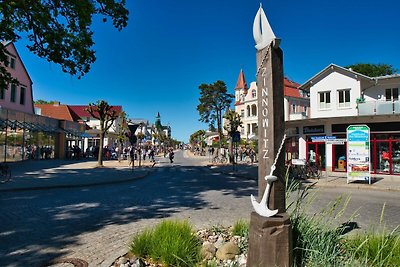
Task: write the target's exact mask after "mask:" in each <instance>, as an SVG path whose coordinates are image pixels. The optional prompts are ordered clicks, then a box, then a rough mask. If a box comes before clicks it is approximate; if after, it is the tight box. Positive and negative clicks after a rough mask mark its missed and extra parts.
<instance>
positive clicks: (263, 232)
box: [247, 5, 292, 267]
mask: <svg viewBox="0 0 400 267" xmlns="http://www.w3.org/2000/svg"><path fill="white" fill-rule="evenodd" d="M253 35H254V40H255V42H256V46H255V47H256V49H257V55H256V58H257V73H256V76H257V87H258V91H257V97H258V159H259V165H258V196H259V199H260V200H259V201H257V200H256V198H255V197H253V196H251V201H252V204H253V207H254V209H255V212H252V213H251V218H250V236H249V251H248V259H247V266H249V267H267V266H274V267H275V266H278V267H284V266H287V267H289V266H292V253H291V250H292V229H291V225H290V219H289V215H288V214H287V213H286V208H285V164H284V152H283V151H282V147H283V146H284V140H285V137H286V135H285V120H284V90H283V52H282V50H281V49H280V48H279V43H280V42H279V41H280V40H279V39H277V38H276V37H275V34H274V33H273V31H272V29H271V27H270V25H269V23H268V20H267V17H266V15H265V13H264V10H263V8H262V6H261V5H260V8H259V10H258V12H257V14H256V17H255V19H254V24H253Z"/></svg>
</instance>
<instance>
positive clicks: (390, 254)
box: [345, 231, 400, 267]
mask: <svg viewBox="0 0 400 267" xmlns="http://www.w3.org/2000/svg"><path fill="white" fill-rule="evenodd" d="M345 244H346V250H348V251H349V253H352V254H353V255H354V257H355V258H356V259H357V261H358V262H360V263H363V264H364V265H369V266H379V267H380V266H382V267H383V266H385V267H386V266H400V235H399V234H398V233H397V234H396V232H395V231H393V232H391V233H385V231H383V232H381V233H373V232H368V233H363V234H357V235H355V236H353V237H352V238H348V239H347V240H346V243H345Z"/></svg>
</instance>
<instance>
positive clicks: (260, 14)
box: [253, 4, 280, 50]
mask: <svg viewBox="0 0 400 267" xmlns="http://www.w3.org/2000/svg"><path fill="white" fill-rule="evenodd" d="M253 37H254V41H255V42H256V49H257V50H261V49H263V48H265V47H267V46H268V45H269V44H271V42H272V41H274V44H273V45H274V47H278V46H279V43H280V40H279V39H277V38H276V37H275V34H274V32H273V31H272V28H271V26H270V25H269V22H268V19H267V16H266V15H265V13H264V10H263V8H262V5H261V4H260V8H259V9H258V11H257V14H256V17H255V18H254V23H253Z"/></svg>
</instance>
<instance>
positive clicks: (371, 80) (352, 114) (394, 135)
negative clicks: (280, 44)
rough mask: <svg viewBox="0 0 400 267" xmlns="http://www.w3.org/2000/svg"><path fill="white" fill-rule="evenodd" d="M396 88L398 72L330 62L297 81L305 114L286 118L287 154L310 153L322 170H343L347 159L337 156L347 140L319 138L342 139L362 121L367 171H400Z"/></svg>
mask: <svg viewBox="0 0 400 267" xmlns="http://www.w3.org/2000/svg"><path fill="white" fill-rule="evenodd" d="M399 87H400V75H390V76H383V77H368V76H366V75H363V74H360V73H357V72H354V71H352V70H351V69H346V68H343V67H340V66H337V65H335V64H330V65H329V66H327V67H326V68H324V69H323V70H322V71H320V72H319V73H317V74H316V75H315V76H313V77H312V78H310V79H309V80H308V81H306V82H305V83H304V84H303V85H301V86H300V89H302V90H305V91H309V94H310V111H311V112H310V118H309V119H306V120H299V121H288V122H286V128H287V129H288V130H289V132H290V133H291V136H290V137H289V138H288V140H287V143H286V157H287V159H288V160H289V159H291V158H300V159H308V156H309V155H310V152H311V153H312V154H313V153H315V154H316V160H317V162H318V164H319V165H320V166H321V168H322V169H325V170H326V171H329V172H340V171H343V172H344V171H346V164H344V165H343V163H341V164H339V163H340V162H339V158H342V159H343V158H345V157H346V151H347V148H346V145H347V142H344V143H343V144H340V143H338V144H332V143H331V142H328V143H325V142H324V141H323V140H322V139H318V137H324V136H329V137H330V138H337V139H345V138H346V129H347V127H348V126H349V125H353V124H366V125H368V126H369V128H370V131H371V134H370V149H371V157H370V159H371V170H372V173H373V174H400V122H399V114H400V101H399ZM384 152H385V153H387V152H389V155H390V157H389V160H387V159H386V157H383V153H384ZM345 163H346V162H345Z"/></svg>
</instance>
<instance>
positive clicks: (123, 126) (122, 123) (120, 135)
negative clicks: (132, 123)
mask: <svg viewBox="0 0 400 267" xmlns="http://www.w3.org/2000/svg"><path fill="white" fill-rule="evenodd" d="M128 122H129V119H128V118H127V116H126V113H125V111H122V112H121V113H120V114H119V121H118V125H117V127H115V129H114V131H115V133H116V134H117V141H118V161H120V160H121V150H122V145H123V143H124V142H125V141H126V140H127V139H128V133H129V132H130V131H129V127H128Z"/></svg>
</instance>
